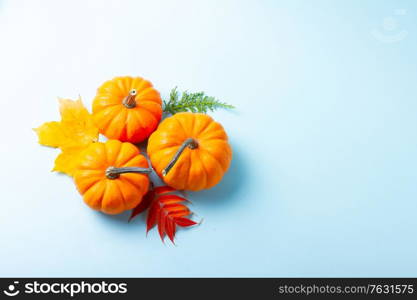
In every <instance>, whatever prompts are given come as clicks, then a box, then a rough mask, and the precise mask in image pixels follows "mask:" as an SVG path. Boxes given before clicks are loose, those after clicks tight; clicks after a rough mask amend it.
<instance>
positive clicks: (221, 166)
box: [148, 112, 232, 191]
mask: <svg viewBox="0 0 417 300" xmlns="http://www.w3.org/2000/svg"><path fill="white" fill-rule="evenodd" d="M148 155H149V158H150V160H151V163H152V166H153V167H154V169H155V171H156V172H157V173H158V175H159V176H161V178H163V180H164V181H165V183H166V184H168V185H169V186H171V187H174V188H176V189H178V190H191V191H199V190H202V189H208V188H211V187H213V186H215V185H216V184H217V183H219V181H220V180H221V179H222V177H223V175H224V174H225V172H226V171H227V169H228V168H229V165H230V162H231V159H232V149H231V147H230V145H229V143H228V138H227V135H226V132H225V131H224V129H223V127H222V125H220V124H219V123H217V122H215V121H214V120H213V119H212V118H211V117H209V116H208V115H205V114H200V113H189V112H185V113H177V114H175V115H173V116H171V117H169V118H166V119H165V120H164V121H162V122H161V124H160V125H159V127H158V129H157V130H156V131H155V132H154V133H153V134H152V135H151V137H150V138H149V141H148Z"/></svg>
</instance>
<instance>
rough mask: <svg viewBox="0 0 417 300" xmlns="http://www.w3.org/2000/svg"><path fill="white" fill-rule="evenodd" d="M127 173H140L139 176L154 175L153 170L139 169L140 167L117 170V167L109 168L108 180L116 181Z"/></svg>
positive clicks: (107, 171)
mask: <svg viewBox="0 0 417 300" xmlns="http://www.w3.org/2000/svg"><path fill="white" fill-rule="evenodd" d="M125 173H138V174H150V173H152V169H151V168H148V169H147V168H139V167H123V168H116V167H108V168H107V170H106V177H107V178H108V179H116V178H119V176H120V174H125Z"/></svg>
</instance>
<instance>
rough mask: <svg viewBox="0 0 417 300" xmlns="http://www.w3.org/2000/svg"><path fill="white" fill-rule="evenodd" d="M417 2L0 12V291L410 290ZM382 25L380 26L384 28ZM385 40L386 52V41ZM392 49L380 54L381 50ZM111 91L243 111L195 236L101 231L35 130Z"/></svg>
mask: <svg viewBox="0 0 417 300" xmlns="http://www.w3.org/2000/svg"><path fill="white" fill-rule="evenodd" d="M416 12H417V4H416V2H415V1H411V0H410V1H394V0H392V1H390V0H386V1H377V0H374V1H369V0H368V1H364V0H351V1H330V0H329V1H325V0H316V1H308V0H304V1H300V0H291V1H290V0H288V1H278V0H276V1H272V0H271V1H255V0H254V1H1V0H0V39H1V47H0V85H1V87H2V88H1V91H2V95H1V97H0V102H1V107H2V112H1V118H0V128H1V138H2V139H1V147H0V165H1V167H2V171H1V172H0V182H1V187H2V194H1V209H0V241H1V247H0V275H1V276H12V277H15V276H417V256H416V252H417V218H416V214H417V185H416V171H417V118H416V113H417V84H416V78H417V76H416V75H417V59H416V55H417V43H416V32H417V21H416V20H417V18H416ZM390 17H391V18H390ZM392 38H393V40H392ZM390 39H391V42H390ZM117 75H140V76H144V77H146V78H148V79H150V80H151V81H152V82H153V83H154V85H155V86H156V88H157V89H159V90H160V91H161V94H162V95H163V96H164V97H166V96H167V95H168V93H169V90H170V89H171V88H172V87H174V86H178V87H179V88H180V89H188V90H190V91H199V90H204V91H206V92H207V93H208V94H210V95H214V96H216V97H218V98H219V99H221V100H223V101H226V102H229V103H231V104H233V105H235V106H236V107H237V109H236V110H235V111H233V112H227V111H220V112H216V113H213V114H212V115H213V117H214V118H215V119H216V120H218V121H220V122H221V123H222V124H224V127H225V128H226V130H227V132H228V134H229V136H230V142H231V144H232V146H233V149H234V158H233V162H232V165H231V168H230V171H229V172H228V173H227V175H226V176H225V177H224V180H223V181H222V182H221V183H220V184H219V185H218V186H216V187H215V188H213V189H212V190H207V191H203V192H199V193H192V194H190V199H191V200H192V201H193V205H192V210H193V211H195V212H196V213H197V215H196V219H197V220H200V219H203V223H202V224H201V226H199V227H197V228H193V229H189V230H181V231H179V233H178V235H177V244H176V246H173V245H171V244H170V243H166V244H163V243H161V241H160V239H159V236H158V235H157V232H156V231H155V230H153V231H152V232H150V233H149V234H148V237H146V236H145V225H144V222H143V217H142V218H141V217H139V218H137V219H136V220H135V221H134V222H132V223H129V224H128V223H127V217H128V214H123V215H120V216H113V217H111V216H105V215H103V214H100V213H97V212H94V211H92V210H90V209H89V208H88V207H87V206H86V205H85V204H83V202H82V200H81V197H80V195H79V194H78V193H77V191H76V190H75V187H74V185H73V183H72V180H71V178H69V177H66V176H64V175H59V174H56V173H50V172H49V171H50V170H51V168H52V165H53V160H54V157H55V155H56V154H57V153H58V152H57V151H56V150H54V149H48V148H45V147H40V146H39V145H38V144H37V138H36V136H35V134H34V132H33V131H32V128H34V127H37V126H39V125H40V124H41V123H43V122H45V121H49V120H56V119H58V118H59V115H58V110H57V101H56V97H57V96H61V97H68V98H77V97H78V95H81V96H82V98H83V101H84V102H85V103H86V105H87V106H88V107H89V106H90V105H91V100H92V98H93V97H94V95H95V91H96V88H97V87H98V86H99V85H100V84H101V83H102V82H104V81H105V80H108V79H110V78H112V77H114V76H117Z"/></svg>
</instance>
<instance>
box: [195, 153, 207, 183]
mask: <svg viewBox="0 0 417 300" xmlns="http://www.w3.org/2000/svg"><path fill="white" fill-rule="evenodd" d="M194 158H195V159H198V161H199V162H200V165H201V168H202V169H203V173H204V184H201V185H202V186H206V185H207V183H208V178H207V169H206V166H205V165H204V164H203V161H202V160H201V157H200V155H199V153H198V152H195V154H194Z"/></svg>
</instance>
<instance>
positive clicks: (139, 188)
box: [120, 174, 146, 195]
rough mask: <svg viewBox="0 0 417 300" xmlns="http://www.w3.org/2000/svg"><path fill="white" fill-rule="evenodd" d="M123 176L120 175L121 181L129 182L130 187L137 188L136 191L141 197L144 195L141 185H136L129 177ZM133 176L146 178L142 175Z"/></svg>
mask: <svg viewBox="0 0 417 300" xmlns="http://www.w3.org/2000/svg"><path fill="white" fill-rule="evenodd" d="M124 175H126V174H122V175H120V178H121V179H122V180H125V181H127V182H129V183H130V184H131V185H133V186H134V187H136V188H137V189H138V190H139V191H140V192H141V194H142V195H143V194H144V192H143V189H142V186H141V185H138V184H136V182H134V181H132V180H131V178H129V177H127V176H124ZM135 175H140V176H146V175H144V174H135Z"/></svg>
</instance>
